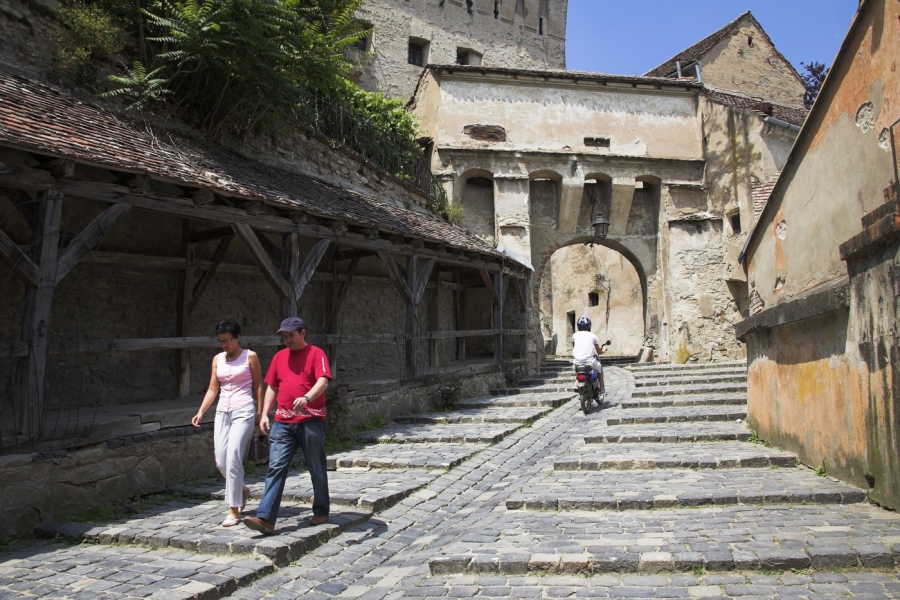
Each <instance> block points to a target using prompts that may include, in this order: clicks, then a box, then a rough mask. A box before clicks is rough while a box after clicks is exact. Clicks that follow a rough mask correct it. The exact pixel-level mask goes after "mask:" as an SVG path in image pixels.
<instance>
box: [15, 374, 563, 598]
mask: <svg viewBox="0 0 900 600" xmlns="http://www.w3.org/2000/svg"><path fill="white" fill-rule="evenodd" d="M562 368H563V365H562V364H560V365H548V366H545V367H544V370H543V371H542V373H544V374H545V375H546V376H548V377H554V376H556V375H557V374H558V371H559V370H560V369H562ZM555 389H556V390H557V391H555V392H552V393H548V392H547V391H546V390H541V391H540V392H531V391H530V390H519V391H517V393H516V395H514V396H509V395H503V396H494V395H491V396H485V397H477V398H467V399H463V400H461V401H460V402H459V403H458V407H457V408H456V409H455V410H450V411H444V412H434V413H427V414H411V415H405V416H401V417H398V418H396V419H394V422H393V423H391V424H390V425H388V426H387V427H384V428H382V429H378V430H373V431H364V432H361V433H359V434H357V436H356V437H357V440H358V441H359V442H360V443H359V445H357V446H355V447H353V448H351V449H349V450H347V451H344V452H340V453H338V454H335V455H332V456H329V457H328V459H327V460H328V469H329V471H330V473H329V488H330V496H331V502H332V512H331V515H330V520H329V522H328V523H327V524H325V525H324V526H319V527H311V526H309V524H308V522H307V520H308V518H309V517H310V516H311V515H312V512H311V503H312V486H311V483H310V480H309V475H308V474H307V473H306V472H305V471H299V472H295V474H293V475H291V476H290V477H289V478H288V481H287V484H286V486H285V490H284V496H283V501H282V506H281V512H280V514H279V519H278V523H277V530H278V533H277V535H275V536H271V537H264V536H261V535H260V534H258V533H256V532H254V531H252V530H250V529H247V528H246V527H243V526H241V525H239V526H235V527H231V528H227V529H226V528H223V527H221V526H220V525H219V523H220V522H221V521H222V519H223V517H224V511H225V510H226V507H225V506H224V505H223V503H222V500H223V499H224V482H223V481H222V480H221V479H220V478H212V479H208V480H201V481H195V482H191V483H187V484H180V485H175V486H172V487H171V488H170V489H169V490H168V494H164V495H161V496H157V497H155V498H151V499H150V501H149V502H148V503H142V502H140V501H139V502H137V503H136V504H135V505H134V507H132V509H133V512H132V514H128V515H127V516H120V515H114V516H113V518H109V517H107V518H104V517H103V516H97V517H92V516H90V515H87V516H83V515H81V516H79V519H78V520H77V521H69V522H58V521H47V522H44V523H41V524H39V525H38V526H37V527H36V528H35V533H36V535H38V536H39V537H43V538H48V539H53V540H55V541H56V542H59V541H62V540H66V541H70V542H87V543H89V544H92V545H91V546H84V545H81V546H74V547H60V548H56V549H54V550H53V560H50V561H47V560H45V558H41V559H29V558H27V557H26V558H21V557H20V558H14V559H12V562H11V563H10V561H9V560H7V561H5V562H4V560H3V559H4V556H3V555H2V554H0V598H3V597H5V596H4V595H3V594H4V591H5V588H4V587H3V578H4V577H7V578H8V577H13V576H25V577H33V578H34V579H33V583H24V582H15V583H13V584H12V587H11V590H14V591H17V592H21V593H22V594H24V595H42V594H51V595H55V596H58V597H75V596H76V594H81V593H82V592H83V597H85V598H97V597H101V596H99V595H98V594H105V595H106V596H103V597H129V596H131V595H134V596H135V597H146V596H150V595H151V594H157V593H158V594H159V597H165V598H166V600H172V599H173V598H203V599H207V598H218V597H224V596H228V595H230V594H232V593H234V592H235V591H236V590H238V589H240V588H242V587H244V586H246V585H248V584H250V583H251V582H253V581H254V580H256V579H258V578H259V577H262V576H264V575H267V574H269V573H272V572H273V571H275V570H277V569H278V568H279V567H285V566H287V565H289V564H290V563H292V562H293V561H296V560H297V559H298V558H300V557H301V556H303V555H305V554H307V553H308V552H310V551H311V550H313V549H315V548H317V547H319V546H320V545H322V544H323V543H326V542H327V541H328V540H330V539H333V538H335V537H337V536H340V535H341V534H342V533H344V532H345V531H346V530H347V529H349V528H356V529H359V528H361V527H362V528H365V527H366V526H367V523H369V522H370V520H371V519H372V517H373V516H374V515H375V514H376V513H379V512H381V511H383V510H385V509H386V508H388V507H391V506H393V505H395V504H396V503H397V502H399V501H400V500H402V499H404V498H407V497H409V496H410V495H411V494H413V493H415V492H417V491H418V490H421V489H422V488H424V487H426V486H428V485H429V484H431V483H433V482H434V481H435V479H437V478H438V477H439V476H440V475H442V474H444V473H446V472H447V471H448V470H449V469H452V468H454V467H456V466H458V465H460V464H461V463H462V462H464V461H465V460H467V459H468V458H470V457H472V456H473V455H475V454H477V453H479V452H481V451H482V450H484V449H485V448H486V447H488V446H489V445H491V444H495V443H497V442H499V441H501V440H502V439H504V438H506V437H507V436H509V435H510V434H511V433H513V432H515V431H516V430H518V429H520V428H522V427H525V426H528V425H529V424H531V423H532V422H534V421H535V420H536V419H538V418H540V417H542V416H545V415H546V414H548V413H549V412H550V411H552V410H553V409H554V408H557V407H559V406H561V405H562V404H564V403H566V402H568V401H569V400H571V399H572V398H573V397H574V392H573V391H572V390H571V386H569V389H568V391H564V390H565V386H562V385H558V386H556V387H555ZM520 392H521V393H520ZM506 393H509V390H506ZM301 457H302V454H300V453H298V459H300V460H298V462H299V463H301V464H302V458H301ZM264 478H265V474H264V470H259V471H258V472H257V473H256V474H255V475H253V474H248V477H247V484H248V485H249V487H250V488H251V490H252V498H251V500H250V503H249V505H248V507H247V510H248V511H249V512H250V513H251V514H252V510H253V509H254V508H255V504H256V501H258V499H259V497H260V496H261V494H262V491H263V487H264ZM115 517H119V518H115ZM383 525H384V524H383V523H381V522H377V523H372V524H371V527H372V528H373V529H374V528H378V527H383ZM39 548H41V547H39ZM39 548H38V549H33V550H34V552H35V553H36V554H41V551H40V550H39ZM23 552H24V553H25V554H26V555H27V554H28V550H23ZM20 554H21V553H20ZM42 556H43V555H42ZM29 581H32V580H29ZM38 582H41V583H38Z"/></svg>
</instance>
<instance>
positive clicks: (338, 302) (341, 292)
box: [325, 257, 359, 371]
mask: <svg viewBox="0 0 900 600" xmlns="http://www.w3.org/2000/svg"><path fill="white" fill-rule="evenodd" d="M358 265H359V257H354V258H351V259H350V264H349V265H348V266H347V281H345V282H344V283H343V284H340V281H339V277H338V272H337V261H332V279H331V306H330V308H329V311H328V320H327V323H326V325H325V333H326V334H328V335H329V336H333V335H335V334H337V333H339V332H340V317H341V307H343V305H344V301H345V300H346V299H347V291H348V290H349V289H350V282H351V281H353V274H354V273H355V272H356V267H357V266H358ZM337 350H338V346H337V344H328V345H327V346H326V348H325V353H326V354H327V355H328V361H329V363H330V364H331V365H332V367H331V368H332V370H333V371H336V369H337V367H335V366H334V365H336V364H337V362H338V360H337V358H338V357H337Z"/></svg>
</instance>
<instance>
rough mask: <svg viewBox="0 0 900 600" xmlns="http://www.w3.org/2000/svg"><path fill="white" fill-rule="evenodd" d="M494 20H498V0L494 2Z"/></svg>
mask: <svg viewBox="0 0 900 600" xmlns="http://www.w3.org/2000/svg"><path fill="white" fill-rule="evenodd" d="M494 18H495V19H499V18H500V0H494Z"/></svg>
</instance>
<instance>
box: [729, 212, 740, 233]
mask: <svg viewBox="0 0 900 600" xmlns="http://www.w3.org/2000/svg"><path fill="white" fill-rule="evenodd" d="M731 232H732V233H740V232H741V213H734V214H733V215H731Z"/></svg>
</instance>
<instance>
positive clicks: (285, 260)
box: [281, 231, 300, 319]
mask: <svg viewBox="0 0 900 600" xmlns="http://www.w3.org/2000/svg"><path fill="white" fill-rule="evenodd" d="M281 239H282V243H281V277H282V279H284V280H285V281H286V282H287V284H288V287H289V288H290V292H291V293H289V294H287V295H286V296H282V297H281V318H282V319H286V318H288V317H296V316H297V311H298V309H299V307H298V306H297V305H298V304H299V301H300V297H299V296H298V295H297V283H298V277H299V276H300V235H299V234H298V233H297V232H296V231H292V232H290V233H285V234H283V235H282V237H281Z"/></svg>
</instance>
